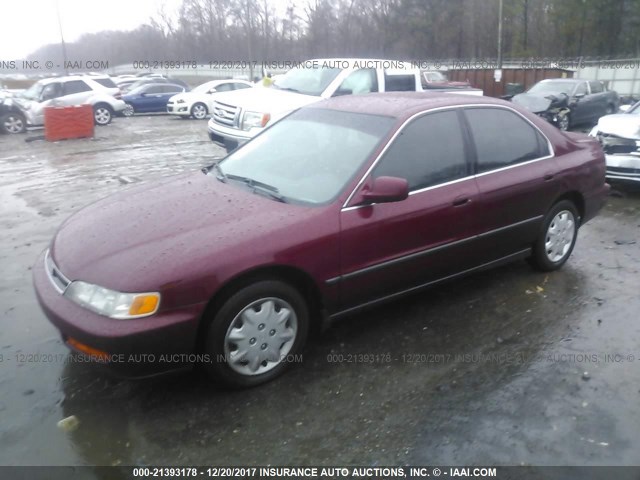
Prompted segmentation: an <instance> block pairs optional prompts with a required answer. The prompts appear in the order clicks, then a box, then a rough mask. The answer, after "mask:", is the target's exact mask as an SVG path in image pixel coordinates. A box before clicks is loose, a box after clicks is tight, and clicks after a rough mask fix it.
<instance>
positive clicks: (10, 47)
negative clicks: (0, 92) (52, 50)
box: [0, 0, 181, 61]
mask: <svg viewBox="0 0 640 480" xmlns="http://www.w3.org/2000/svg"><path fill="white" fill-rule="evenodd" d="M163 3H164V4H165V5H166V8H167V11H173V10H175V9H177V7H178V6H179V5H180V3H181V0H0V61H1V60H4V61H10V60H16V59H19V58H23V57H25V56H26V55H28V54H29V53H31V52H33V51H34V50H35V49H37V48H38V47H40V46H42V45H45V44H47V43H55V42H59V41H60V30H59V28H58V18H57V15H56V4H59V6H60V20H61V22H62V31H63V33H64V39H65V41H68V42H72V41H74V40H77V39H78V37H79V36H80V35H82V34H83V33H87V32H99V31H101V30H132V29H134V28H136V27H137V26H138V25H140V24H143V23H146V22H148V20H149V18H150V17H151V16H152V15H154V14H155V13H156V12H157V11H158V8H159V7H160V5H161V4H163Z"/></svg>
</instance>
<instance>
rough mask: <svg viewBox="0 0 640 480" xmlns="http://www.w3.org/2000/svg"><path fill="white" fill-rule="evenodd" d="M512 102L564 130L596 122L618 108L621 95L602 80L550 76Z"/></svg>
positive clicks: (515, 97)
mask: <svg viewBox="0 0 640 480" xmlns="http://www.w3.org/2000/svg"><path fill="white" fill-rule="evenodd" d="M512 102H514V103H517V104H518V105H521V106H523V107H524V108H526V109H528V110H530V111H532V112H533V113H535V114H537V115H539V116H541V117H542V118H544V119H545V120H547V121H548V122H550V123H552V124H553V125H555V126H557V127H558V128H559V129H560V130H568V129H569V128H571V127H573V126H575V125H580V124H587V123H591V124H593V123H596V122H597V121H598V119H599V118H600V117H601V116H603V115H610V114H612V113H614V112H616V111H617V110H618V106H619V104H620V99H619V98H618V94H617V93H616V92H614V91H611V90H607V87H606V86H605V85H604V83H602V82H600V81H587V80H580V79H567V78H558V79H548V80H542V81H540V82H538V83H536V84H535V85H534V86H533V87H531V88H530V89H529V90H527V91H526V92H525V93H520V94H518V95H515V96H514V97H513V98H512Z"/></svg>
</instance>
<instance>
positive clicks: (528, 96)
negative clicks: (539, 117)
mask: <svg viewBox="0 0 640 480" xmlns="http://www.w3.org/2000/svg"><path fill="white" fill-rule="evenodd" d="M567 98H568V97H567V96H566V95H564V94H562V93H558V94H549V93H545V94H536V93H519V94H518V95H515V96H514V97H513V98H512V99H511V101H512V102H513V103H516V104H518V105H520V106H522V107H524V108H526V109H527V110H529V111H530V112H533V113H540V112H545V111H547V110H548V109H549V108H550V107H551V106H552V105H553V106H554V107H555V106H561V104H566V101H567Z"/></svg>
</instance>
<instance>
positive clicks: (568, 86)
mask: <svg viewBox="0 0 640 480" xmlns="http://www.w3.org/2000/svg"><path fill="white" fill-rule="evenodd" d="M575 85H576V84H575V82H562V81H560V82H540V83H536V84H535V85H534V86H533V87H531V88H530V89H529V92H528V93H550V94H554V93H555V94H558V93H565V94H567V95H571V92H572V91H573V87H575Z"/></svg>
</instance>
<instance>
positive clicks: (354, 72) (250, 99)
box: [207, 59, 482, 151]
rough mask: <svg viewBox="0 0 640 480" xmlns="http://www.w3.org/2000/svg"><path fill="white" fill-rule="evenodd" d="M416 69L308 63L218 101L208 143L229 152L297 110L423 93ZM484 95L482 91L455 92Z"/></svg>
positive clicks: (360, 62) (378, 63) (357, 62)
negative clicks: (333, 100)
mask: <svg viewBox="0 0 640 480" xmlns="http://www.w3.org/2000/svg"><path fill="white" fill-rule="evenodd" d="M421 90H422V85H421V80H420V70H419V69H418V68H416V67H413V66H412V65H411V64H410V63H408V62H399V61H395V60H371V59H320V60H309V61H308V62H305V63H304V64H303V65H301V66H299V67H297V68H292V69H291V70H289V71H288V72H287V73H286V74H284V75H283V76H282V77H281V78H278V79H277V80H275V81H274V82H273V84H272V85H271V87H269V88H264V89H255V90H243V91H241V92H230V93H226V94H224V96H223V95H221V96H220V98H218V99H217V100H216V103H215V105H214V108H213V111H212V112H211V119H210V120H209V123H208V124H207V128H208V132H209V138H210V139H211V141H213V142H215V143H216V144H218V145H220V146H222V147H224V148H226V149H227V151H231V150H233V149H234V148H236V147H237V146H238V145H240V144H242V143H244V142H246V141H247V140H249V139H250V138H252V137H254V136H256V135H257V134H258V133H260V132H261V131H262V130H263V129H264V128H265V127H266V126H268V125H271V124H273V123H275V122H277V121H278V120H280V119H281V118H284V117H285V116H286V115H288V114H289V113H291V112H292V111H294V110H295V109H297V108H300V107H302V106H304V105H309V104H311V103H314V102H317V101H320V100H322V99H326V98H330V97H337V96H341V95H352V94H353V95H361V94H364V93H370V92H398V91H412V92H415V91H421ZM455 91H456V92H458V93H468V94H472V95H482V90H477V89H475V90H468V91H467V90H458V89H456V90H455Z"/></svg>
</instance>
